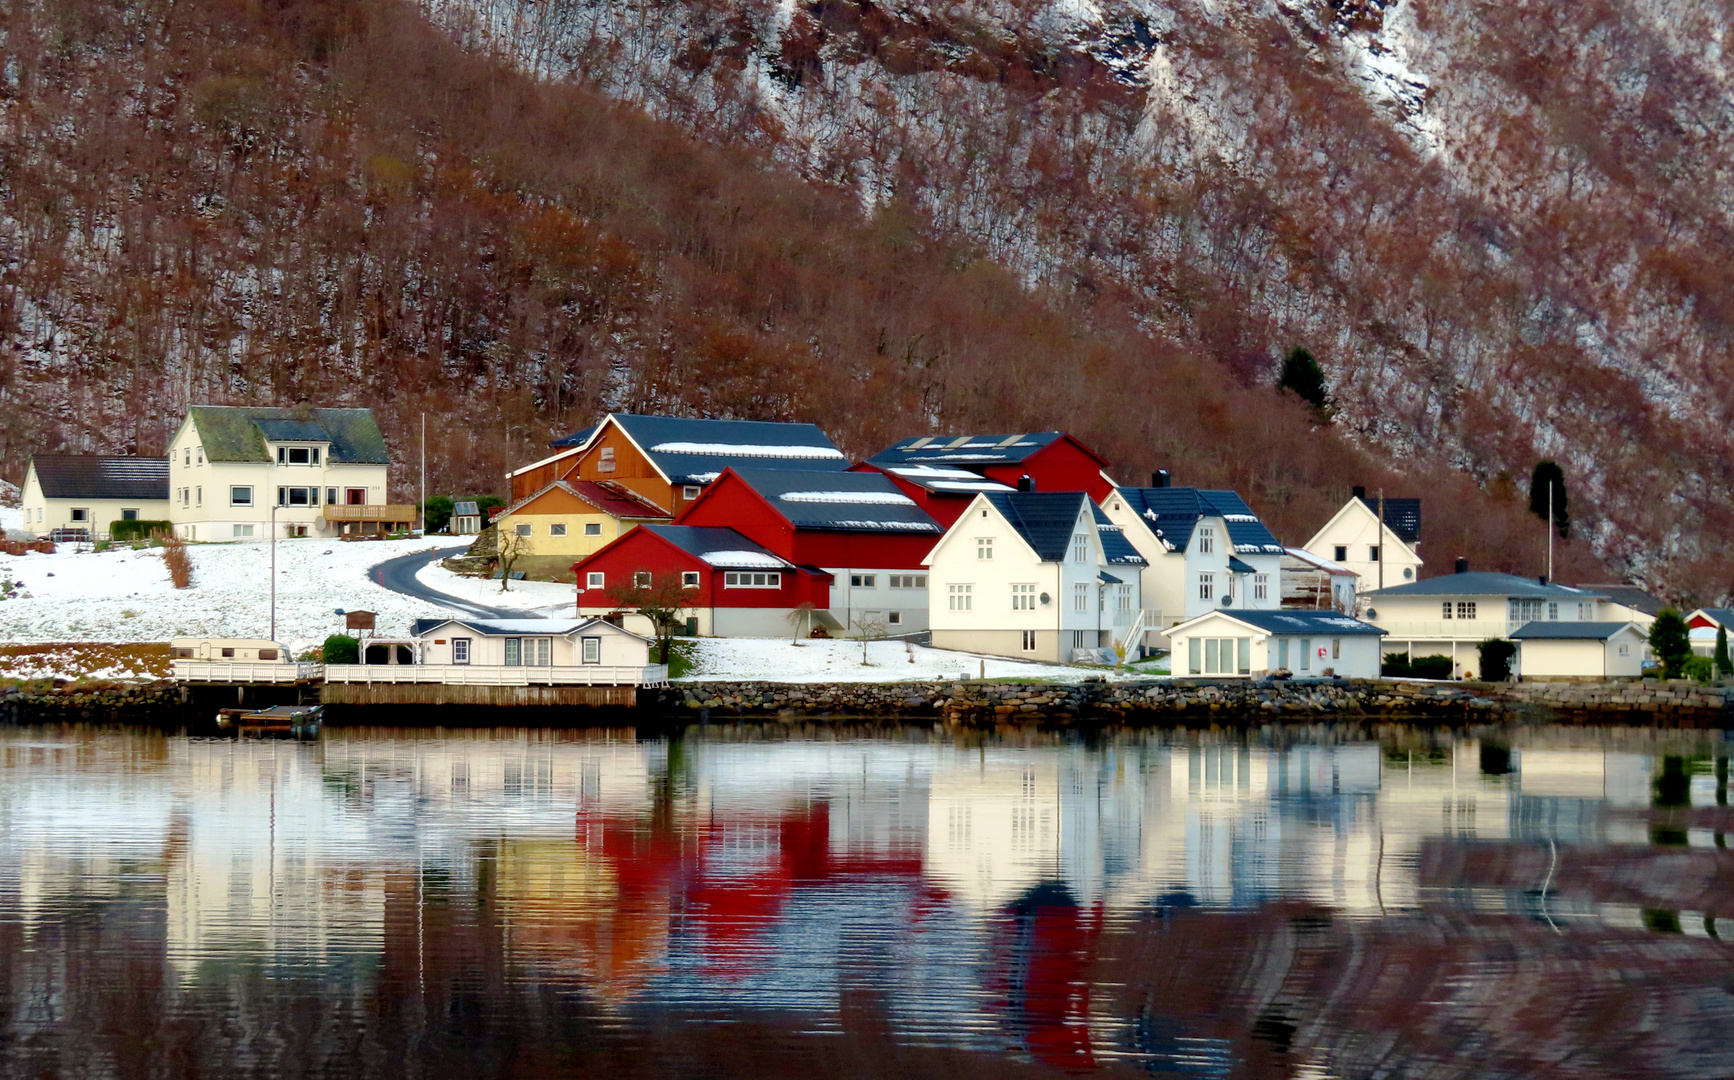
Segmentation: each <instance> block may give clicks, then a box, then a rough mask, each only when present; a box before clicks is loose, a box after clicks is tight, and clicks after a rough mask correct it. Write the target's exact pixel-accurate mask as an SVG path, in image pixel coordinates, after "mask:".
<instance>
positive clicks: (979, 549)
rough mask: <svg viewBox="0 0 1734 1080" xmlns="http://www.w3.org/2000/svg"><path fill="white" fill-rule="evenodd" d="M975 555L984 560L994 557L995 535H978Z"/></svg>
mask: <svg viewBox="0 0 1734 1080" xmlns="http://www.w3.org/2000/svg"><path fill="white" fill-rule="evenodd" d="M975 557H976V558H977V559H981V560H984V561H985V560H988V559H992V558H993V537H991V536H978V537H976V538H975Z"/></svg>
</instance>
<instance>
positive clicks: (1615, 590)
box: [1572, 585, 1668, 615]
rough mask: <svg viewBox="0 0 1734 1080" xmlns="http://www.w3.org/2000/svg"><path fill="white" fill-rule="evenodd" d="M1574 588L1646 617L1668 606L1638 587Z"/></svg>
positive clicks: (1584, 586) (1601, 586) (1575, 586)
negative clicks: (1602, 597)
mask: <svg viewBox="0 0 1734 1080" xmlns="http://www.w3.org/2000/svg"><path fill="white" fill-rule="evenodd" d="M1572 588H1574V589H1585V590H1587V591H1589V592H1593V593H1596V594H1597V595H1600V596H1605V597H1607V598H1608V599H1609V600H1612V601H1613V602H1614V603H1616V604H1622V605H1624V606H1626V607H1629V608H1631V609H1632V610H1633V611H1641V612H1643V613H1644V614H1645V615H1654V614H1656V613H1658V612H1660V611H1661V610H1662V609H1663V608H1665V607H1667V606H1668V602H1667V601H1666V600H1663V599H1660V598H1659V597H1655V596H1651V595H1650V594H1649V593H1647V592H1645V591H1644V590H1642V589H1640V588H1638V587H1637V586H1636V585H1574V586H1572Z"/></svg>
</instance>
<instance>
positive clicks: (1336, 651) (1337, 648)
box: [1331, 637, 1343, 660]
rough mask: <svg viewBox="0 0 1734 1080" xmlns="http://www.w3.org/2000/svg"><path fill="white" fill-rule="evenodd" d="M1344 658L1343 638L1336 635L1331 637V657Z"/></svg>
mask: <svg viewBox="0 0 1734 1080" xmlns="http://www.w3.org/2000/svg"><path fill="white" fill-rule="evenodd" d="M1342 658H1343V639H1342V638H1340V637H1334V638H1332V639H1331V659H1332V660H1341V659H1342Z"/></svg>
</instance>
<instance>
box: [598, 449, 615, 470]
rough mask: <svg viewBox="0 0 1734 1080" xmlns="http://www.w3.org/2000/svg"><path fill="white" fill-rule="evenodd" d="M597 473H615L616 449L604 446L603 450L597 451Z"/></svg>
mask: <svg viewBox="0 0 1734 1080" xmlns="http://www.w3.org/2000/svg"><path fill="white" fill-rule="evenodd" d="M596 471H597V472H613V471H614V447H612V446H604V447H603V448H602V449H601V450H599V451H597V453H596Z"/></svg>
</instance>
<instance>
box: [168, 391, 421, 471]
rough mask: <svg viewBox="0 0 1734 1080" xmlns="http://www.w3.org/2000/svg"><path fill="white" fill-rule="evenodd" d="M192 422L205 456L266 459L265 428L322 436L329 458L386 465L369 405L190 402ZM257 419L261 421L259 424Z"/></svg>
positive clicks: (299, 438)
mask: <svg viewBox="0 0 1734 1080" xmlns="http://www.w3.org/2000/svg"><path fill="white" fill-rule="evenodd" d="M191 413H192V419H193V427H194V428H195V429H196V430H197V431H198V433H199V442H200V444H201V445H202V446H203V447H204V449H205V459H206V460H207V461H269V460H270V455H269V453H267V451H266V447H265V439H266V433H267V431H266V429H269V431H271V432H274V433H276V435H277V436H279V437H281V436H283V435H287V434H290V433H293V435H294V438H293V439H292V440H290V441H294V442H327V443H329V444H330V446H331V448H330V450H329V452H328V457H329V460H331V461H334V462H339V463H344V462H347V463H352V464H358V465H389V464H390V463H391V455H390V452H389V451H388V450H387V449H386V446H385V436H384V435H383V434H382V433H381V432H380V430H379V422H378V421H376V420H375V419H374V418H373V410H372V409H307V410H305V411H302V410H296V409H267V408H255V407H252V406H233V405H194V406H193V407H192V409H191ZM261 425H263V426H261Z"/></svg>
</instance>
